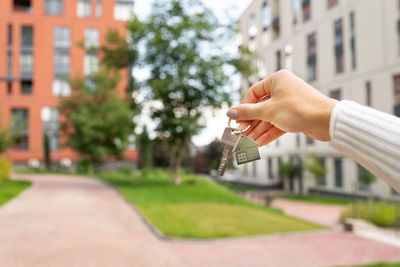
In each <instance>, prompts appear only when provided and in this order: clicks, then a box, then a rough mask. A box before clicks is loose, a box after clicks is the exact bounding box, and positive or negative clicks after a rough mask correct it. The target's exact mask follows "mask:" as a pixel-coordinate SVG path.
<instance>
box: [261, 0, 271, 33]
mask: <svg viewBox="0 0 400 267" xmlns="http://www.w3.org/2000/svg"><path fill="white" fill-rule="evenodd" d="M270 24H271V13H270V8H269V5H268V3H267V2H264V4H263V7H262V26H263V30H264V31H266V30H267V29H268V27H269V25H270Z"/></svg>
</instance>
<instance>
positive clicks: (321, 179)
mask: <svg viewBox="0 0 400 267" xmlns="http://www.w3.org/2000/svg"><path fill="white" fill-rule="evenodd" d="M318 160H319V163H320V164H321V166H322V168H325V159H324V158H319V159H318ZM317 184H318V185H326V175H325V174H324V175H321V176H319V177H318V179H317Z"/></svg>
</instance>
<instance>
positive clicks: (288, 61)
mask: <svg viewBox="0 0 400 267" xmlns="http://www.w3.org/2000/svg"><path fill="white" fill-rule="evenodd" d="M292 52H293V47H292V45H290V44H287V45H285V68H286V69H287V70H292V69H293V59H292Z"/></svg>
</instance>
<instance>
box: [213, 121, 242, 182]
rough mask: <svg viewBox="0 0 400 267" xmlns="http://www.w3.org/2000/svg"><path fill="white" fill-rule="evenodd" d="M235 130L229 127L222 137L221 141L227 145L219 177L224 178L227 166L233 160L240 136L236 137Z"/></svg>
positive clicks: (219, 169) (219, 168) (220, 165)
mask: <svg viewBox="0 0 400 267" xmlns="http://www.w3.org/2000/svg"><path fill="white" fill-rule="evenodd" d="M234 130H235V129H234V128H231V127H227V128H225V130H224V134H223V135H222V138H221V141H222V142H223V143H224V144H225V147H224V152H223V153H222V159H221V163H220V164H219V167H218V172H217V174H218V176H223V175H224V172H225V169H226V166H227V165H228V162H229V160H230V159H231V158H232V150H233V147H234V146H235V144H236V142H237V140H238V139H239V136H237V135H234V134H233V131H234Z"/></svg>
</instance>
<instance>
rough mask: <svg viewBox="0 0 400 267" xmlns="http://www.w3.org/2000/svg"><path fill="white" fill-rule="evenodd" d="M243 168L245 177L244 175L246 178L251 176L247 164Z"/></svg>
mask: <svg viewBox="0 0 400 267" xmlns="http://www.w3.org/2000/svg"><path fill="white" fill-rule="evenodd" d="M243 167H244V168H243V175H244V176H247V175H249V172H248V170H247V164H245V165H244V166H243Z"/></svg>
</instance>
